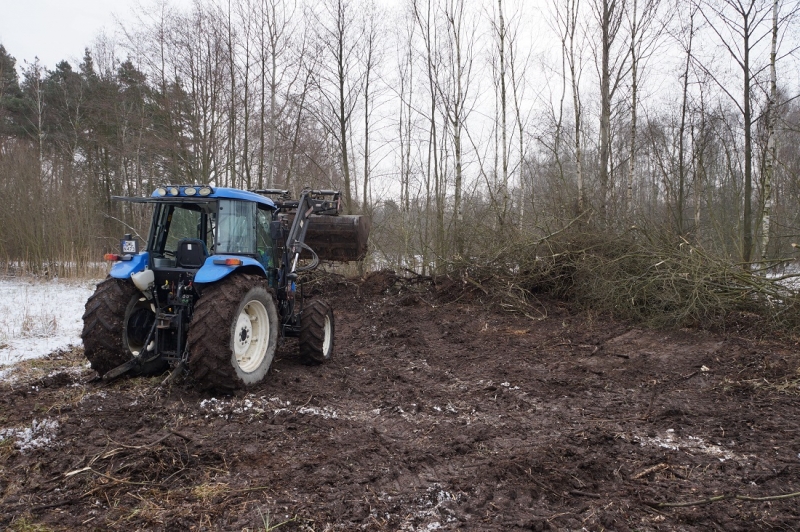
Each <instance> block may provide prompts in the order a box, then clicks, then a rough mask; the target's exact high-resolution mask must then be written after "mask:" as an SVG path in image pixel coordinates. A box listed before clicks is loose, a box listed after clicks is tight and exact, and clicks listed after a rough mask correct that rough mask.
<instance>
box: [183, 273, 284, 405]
mask: <svg viewBox="0 0 800 532" xmlns="http://www.w3.org/2000/svg"><path fill="white" fill-rule="evenodd" d="M278 331H279V324H278V312H277V310H276V307H275V298H274V295H273V293H272V290H271V289H270V288H269V285H268V284H267V282H266V280H265V279H263V278H261V277H258V276H255V275H243V274H238V275H237V274H233V275H230V276H228V277H226V278H225V279H223V280H221V281H219V282H217V283H214V284H213V285H210V286H207V287H205V288H204V289H203V292H202V295H201V296H200V299H198V300H197V303H196V304H195V307H194V315H193V317H192V323H191V325H190V326H189V336H188V346H189V371H190V373H191V375H192V377H194V379H195V380H196V381H197V383H198V384H199V385H200V387H201V388H204V389H217V390H221V391H229V390H234V389H237V388H243V387H245V386H252V385H254V384H257V383H259V382H261V381H262V380H263V379H264V377H266V375H267V371H269V367H270V365H271V364H272V359H273V357H274V356H275V348H276V346H277V343H278Z"/></svg>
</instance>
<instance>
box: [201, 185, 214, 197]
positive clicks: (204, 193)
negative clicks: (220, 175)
mask: <svg viewBox="0 0 800 532" xmlns="http://www.w3.org/2000/svg"><path fill="white" fill-rule="evenodd" d="M211 192H212V190H211V187H200V191H199V192H198V194H200V195H201V196H208V195H209V194H211Z"/></svg>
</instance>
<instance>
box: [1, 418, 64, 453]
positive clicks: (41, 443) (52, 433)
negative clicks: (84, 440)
mask: <svg viewBox="0 0 800 532" xmlns="http://www.w3.org/2000/svg"><path fill="white" fill-rule="evenodd" d="M58 427H59V424H58V421H56V420H55V419H43V420H42V421H38V420H36V419H34V420H33V422H31V426H30V427H25V428H21V429H0V440H8V439H11V438H13V439H14V440H15V441H14V446H15V447H16V448H17V449H19V450H20V452H25V451H29V450H31V449H39V448H40V447H46V446H48V445H49V444H50V443H52V442H53V441H54V440H55V439H56V432H57V431H58Z"/></svg>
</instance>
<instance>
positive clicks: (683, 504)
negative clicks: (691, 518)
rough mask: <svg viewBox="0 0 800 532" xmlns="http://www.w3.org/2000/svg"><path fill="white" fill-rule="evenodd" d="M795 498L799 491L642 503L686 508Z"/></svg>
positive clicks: (725, 494) (798, 495) (733, 494)
mask: <svg viewBox="0 0 800 532" xmlns="http://www.w3.org/2000/svg"><path fill="white" fill-rule="evenodd" d="M795 497H800V491H796V492H794V493H784V494H781V495H767V496H766V497H750V496H749V495H738V494H735V493H723V494H722V495H717V496H715V497H710V498H708V499H702V500H699V501H684V502H655V501H644V503H645V504H646V505H647V506H652V507H653V508H686V507H689V506H705V505H706V504H712V503H715V502H719V501H725V500H728V499H735V500H738V501H750V502H764V501H779V500H783V499H793V498H795Z"/></svg>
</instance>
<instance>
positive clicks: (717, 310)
mask: <svg viewBox="0 0 800 532" xmlns="http://www.w3.org/2000/svg"><path fill="white" fill-rule="evenodd" d="M451 266H452V267H453V268H454V269H456V270H460V271H464V272H467V275H469V276H470V277H471V278H472V279H481V280H482V282H484V283H486V282H491V284H492V285H493V286H494V288H495V289H502V291H503V292H504V297H505V298H506V299H507V301H508V302H510V303H511V304H513V305H516V306H519V305H520V304H524V303H525V302H524V301H522V300H523V299H525V297H529V296H535V295H536V294H543V295H548V296H551V297H556V298H559V299H564V300H567V301H570V302H571V303H573V304H574V305H576V306H577V307H579V308H582V309H591V310H593V311H596V312H600V313H604V314H609V315H612V316H615V317H617V318H620V319H627V320H633V321H636V322H641V323H646V324H649V325H653V326H664V327H682V326H692V327H727V326H730V325H737V324H741V323H745V322H746V323H749V324H751V325H752V324H754V323H753V322H758V323H760V324H761V323H762V322H763V323H764V324H767V325H769V327H771V328H772V327H777V328H782V329H795V328H798V327H800V313H798V310H800V296H798V294H797V290H796V289H792V288H790V283H787V280H789V277H791V276H784V277H775V276H768V275H766V272H765V271H760V270H758V269H756V268H754V267H753V265H745V264H741V263H736V262H735V261H732V260H731V259H730V258H727V257H722V256H718V255H716V254H714V253H711V252H709V251H707V250H705V249H704V248H703V247H702V246H699V245H696V244H693V243H691V242H689V241H688V240H686V239H684V238H680V237H677V238H676V237H670V236H668V235H659V236H658V237H654V236H653V235H652V234H649V233H647V232H645V231H643V230H640V229H637V228H633V229H631V230H629V231H627V232H626V233H624V234H621V235H613V234H608V233H604V232H601V231H597V230H593V229H591V228H587V227H586V226H582V227H567V228H566V229H564V230H562V231H559V232H554V233H552V234H550V235H548V236H546V237H544V238H539V239H531V238H524V237H518V238H517V239H515V240H514V241H513V242H510V243H506V244H504V245H503V246H502V247H500V248H498V249H494V250H487V253H486V254H484V255H482V256H478V257H476V256H473V257H471V258H470V260H469V261H460V262H459V261H457V262H454V263H453V264H452V265H451ZM490 279H491V281H488V280H490ZM760 326H761V325H760Z"/></svg>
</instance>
